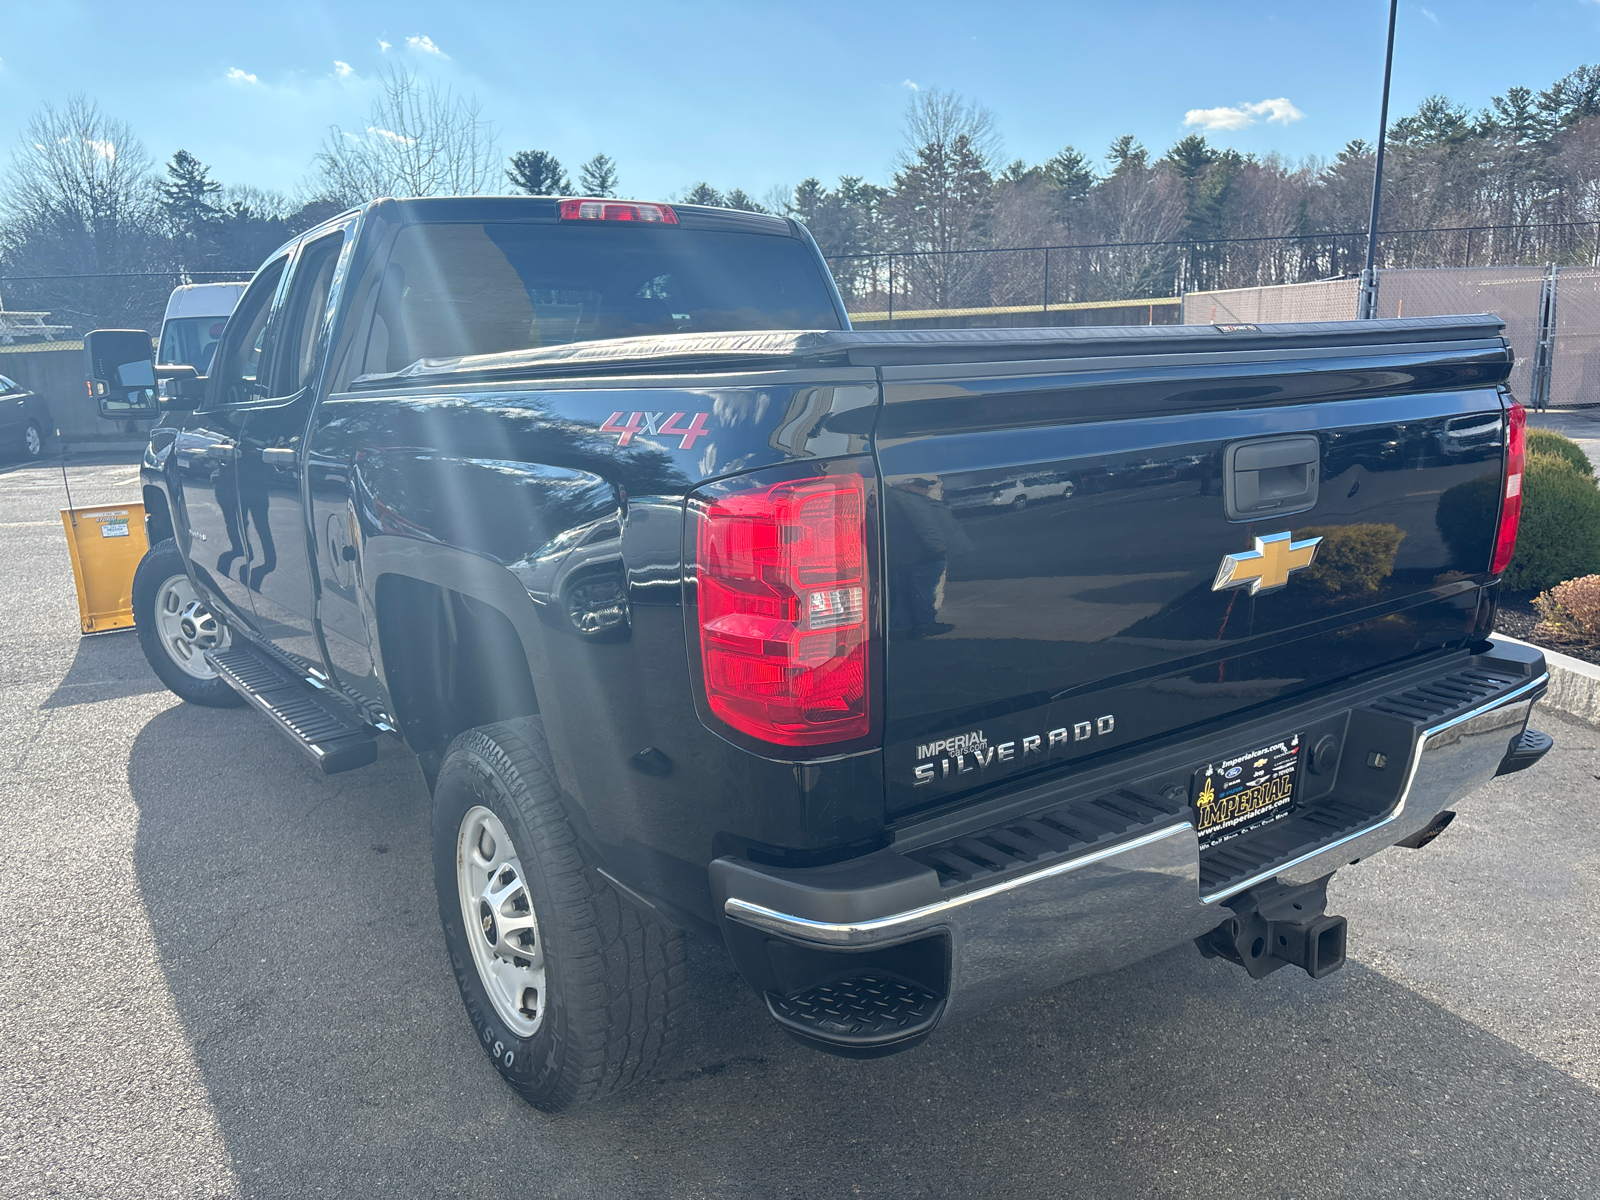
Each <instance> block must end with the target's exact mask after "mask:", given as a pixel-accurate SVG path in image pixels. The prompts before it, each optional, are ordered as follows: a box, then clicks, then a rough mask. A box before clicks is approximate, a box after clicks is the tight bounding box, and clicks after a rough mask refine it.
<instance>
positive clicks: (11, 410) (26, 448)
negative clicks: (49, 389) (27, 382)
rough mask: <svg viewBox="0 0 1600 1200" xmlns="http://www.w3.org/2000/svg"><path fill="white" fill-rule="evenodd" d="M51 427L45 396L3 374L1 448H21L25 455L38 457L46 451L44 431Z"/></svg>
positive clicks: (30, 457)
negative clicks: (31, 390)
mask: <svg viewBox="0 0 1600 1200" xmlns="http://www.w3.org/2000/svg"><path fill="white" fill-rule="evenodd" d="M51 428H52V426H51V424H50V406H49V405H48V404H46V403H45V400H44V397H43V396H41V395H39V393H37V392H30V391H29V390H28V389H27V388H25V387H23V386H22V385H21V384H20V383H18V382H17V381H16V380H14V379H10V378H7V377H6V376H4V375H0V447H4V448H5V449H7V450H12V449H19V450H20V451H21V452H22V456H23V457H24V458H29V459H35V458H39V457H40V456H42V455H43V454H44V439H45V431H46V430H48V429H51Z"/></svg>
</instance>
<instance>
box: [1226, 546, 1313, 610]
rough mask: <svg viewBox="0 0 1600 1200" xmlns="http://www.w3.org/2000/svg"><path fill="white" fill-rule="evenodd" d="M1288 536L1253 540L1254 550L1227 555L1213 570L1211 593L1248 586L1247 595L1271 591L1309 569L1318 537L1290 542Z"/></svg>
mask: <svg viewBox="0 0 1600 1200" xmlns="http://www.w3.org/2000/svg"><path fill="white" fill-rule="evenodd" d="M1293 539H1294V534H1292V533H1274V534H1270V535H1268V536H1267V537H1264V538H1263V537H1258V538H1257V539H1256V548H1255V549H1254V550H1246V551H1245V552H1244V553H1242V554H1228V555H1225V556H1224V557H1223V559H1222V565H1221V566H1220V567H1218V568H1217V578H1216V579H1215V580H1214V581H1213V582H1212V584H1211V590H1212V591H1214V592H1220V591H1224V590H1225V589H1227V588H1236V587H1243V586H1244V585H1245V584H1247V583H1248V584H1249V585H1250V594H1251V595H1252V596H1255V595H1258V594H1260V593H1261V592H1271V591H1275V590H1277V589H1278V588H1281V587H1283V586H1284V584H1286V583H1288V582H1289V574H1290V572H1292V571H1298V570H1300V569H1301V568H1302V567H1309V566H1310V565H1311V560H1312V559H1314V558H1315V557H1316V556H1317V546H1318V545H1320V544H1321V542H1322V539H1321V538H1320V537H1314V538H1307V539H1306V540H1305V541H1303V542H1297V541H1294V540H1293Z"/></svg>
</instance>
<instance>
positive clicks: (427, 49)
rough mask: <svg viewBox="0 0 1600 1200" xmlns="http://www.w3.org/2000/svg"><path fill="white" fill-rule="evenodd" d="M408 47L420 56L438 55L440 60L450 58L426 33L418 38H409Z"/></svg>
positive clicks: (420, 34) (407, 40)
mask: <svg viewBox="0 0 1600 1200" xmlns="http://www.w3.org/2000/svg"><path fill="white" fill-rule="evenodd" d="M406 45H407V46H409V47H410V48H411V49H413V50H415V51H416V52H417V53H418V54H437V55H438V56H439V57H440V58H449V57H450V56H449V55H448V54H446V53H445V52H444V51H443V50H441V49H439V47H438V46H436V45H435V44H434V41H433V39H432V38H431V37H429V36H428V35H427V34H425V33H419V34H418V35H417V36H416V37H408V38H407V39H406Z"/></svg>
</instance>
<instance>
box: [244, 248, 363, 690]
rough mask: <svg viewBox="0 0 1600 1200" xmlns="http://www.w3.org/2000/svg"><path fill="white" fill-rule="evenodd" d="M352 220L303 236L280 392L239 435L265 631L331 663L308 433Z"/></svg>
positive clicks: (316, 663)
mask: <svg viewBox="0 0 1600 1200" xmlns="http://www.w3.org/2000/svg"><path fill="white" fill-rule="evenodd" d="M349 228H350V226H346V227H345V228H342V229H339V230H337V231H336V232H333V233H329V234H326V235H324V236H322V237H318V238H316V239H315V240H312V241H307V242H305V243H303V244H302V245H301V247H300V249H299V252H298V253H297V254H296V256H295V260H294V265H293V267H292V268H291V278H290V280H289V283H288V286H287V288H286V289H285V290H284V299H283V301H282V304H281V306H280V310H279V316H278V318H277V328H278V333H277V336H276V338H275V344H276V355H275V358H274V362H273V364H272V373H271V382H270V393H271V394H270V395H269V396H268V397H267V398H266V399H263V400H260V401H258V402H257V403H256V404H254V405H252V406H251V409H250V412H249V414H248V415H247V416H246V417H245V420H244V423H243V430H242V437H241V439H240V443H239V498H240V505H241V508H242V514H241V523H242V524H243V525H244V526H246V527H247V529H248V531H249V534H250V537H249V545H250V555H251V557H250V571H249V575H248V576H247V579H248V581H249V590H250V599H251V603H252V604H253V606H254V608H255V614H256V621H257V623H258V626H259V628H260V631H261V636H262V637H264V638H266V639H267V640H268V641H270V642H272V643H273V644H274V645H276V646H277V647H278V648H279V649H280V650H283V651H285V652H286V653H288V654H290V655H292V656H293V657H294V658H296V659H297V660H299V661H300V662H301V663H303V664H304V665H305V666H306V667H307V668H308V669H314V670H316V671H318V672H326V670H327V667H326V665H325V663H324V655H323V653H322V647H321V642H320V640H319V634H318V630H317V627H316V613H317V578H316V573H315V571H314V569H313V566H312V562H311V557H310V553H309V546H308V544H307V524H306V509H305V507H304V504H303V500H302V481H303V479H304V474H305V455H304V453H303V451H304V436H305V431H306V425H307V422H308V421H309V420H310V419H311V413H312V410H313V408H314V407H315V405H316V394H317V383H318V378H319V374H320V369H321V363H322V359H323V356H324V353H325V347H326V342H327V339H328V335H329V332H330V330H331V319H332V314H333V306H334V300H335V297H336V296H337V294H338V284H339V280H340V277H341V268H342V264H343V261H344V257H345V256H344V253H343V252H344V250H345V248H346V245H347V239H346V233H347V231H348V230H349Z"/></svg>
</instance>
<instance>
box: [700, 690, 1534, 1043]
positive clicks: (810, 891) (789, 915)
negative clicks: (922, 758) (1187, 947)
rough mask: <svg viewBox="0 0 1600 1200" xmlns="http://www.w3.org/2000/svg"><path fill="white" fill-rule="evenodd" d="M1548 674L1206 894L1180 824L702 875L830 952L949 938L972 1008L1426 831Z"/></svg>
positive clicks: (1130, 954)
mask: <svg viewBox="0 0 1600 1200" xmlns="http://www.w3.org/2000/svg"><path fill="white" fill-rule="evenodd" d="M1547 680H1548V675H1546V674H1545V673H1544V672H1543V670H1542V662H1541V663H1540V668H1539V672H1538V674H1537V675H1536V677H1533V678H1527V679H1526V681H1525V682H1521V683H1520V684H1519V685H1517V686H1515V687H1513V688H1510V689H1509V690H1508V691H1506V692H1505V693H1503V694H1501V695H1497V696H1495V697H1493V698H1492V699H1490V700H1488V701H1486V702H1485V703H1483V704H1481V705H1479V706H1478V707H1476V708H1473V709H1471V710H1469V711H1467V712H1463V713H1460V714H1458V715H1455V716H1452V717H1450V718H1449V719H1448V720H1443V721H1441V722H1439V723H1438V724H1436V725H1432V726H1429V727H1427V728H1425V729H1423V731H1422V732H1421V735H1420V736H1419V737H1418V738H1417V739H1416V743H1415V746H1414V749H1413V751H1412V756H1411V761H1410V763H1409V766H1408V771H1407V776H1406V777H1405V781H1404V784H1403V786H1402V788H1401V791H1400V795H1399V799H1398V801H1397V802H1395V803H1394V804H1393V805H1392V806H1391V807H1390V808H1389V810H1388V811H1387V812H1385V813H1383V814H1382V815H1380V816H1378V817H1377V818H1375V819H1374V820H1372V821H1371V822H1370V823H1369V824H1366V825H1364V826H1362V827H1360V828H1357V829H1355V830H1353V831H1352V832H1350V833H1349V834H1348V835H1347V836H1343V837H1341V838H1339V839H1338V840H1336V841H1334V842H1332V843H1331V844H1327V845H1322V846H1319V847H1318V848H1317V849H1315V850H1314V851H1311V852H1308V853H1306V854H1304V855H1302V856H1300V857H1296V858H1292V859H1290V860H1289V861H1288V862H1280V863H1276V864H1274V865H1273V866H1272V867H1271V869H1270V870H1267V871H1264V872H1262V873H1261V874H1260V875H1258V876H1256V877H1253V878H1246V879H1242V880H1236V881H1232V882H1230V883H1229V884H1228V885H1227V886H1226V887H1224V888H1222V889H1220V890H1218V891H1216V892H1214V893H1212V894H1209V895H1206V894H1202V892H1201V887H1200V878H1201V873H1200V847H1199V840H1198V837H1197V835H1196V833H1195V828H1194V825H1193V824H1192V823H1190V822H1189V821H1188V820H1184V819H1175V820H1174V821H1172V822H1171V823H1165V824H1163V825H1161V826H1160V827H1159V828H1152V829H1149V830H1147V831H1143V832H1140V833H1138V834H1137V835H1136V836H1131V837H1129V838H1127V839H1126V840H1124V841H1121V842H1118V843H1116V844H1114V845H1111V846H1108V847H1105V848H1103V849H1099V850H1096V851H1095V852H1094V853H1088V854H1083V855H1082V856H1079V857H1073V858H1067V859H1064V860H1057V861H1052V862H1049V863H1047V864H1045V865H1041V866H1040V867H1039V868H1038V869H1035V870H1030V871H1025V872H1021V873H1018V874H1013V875H1009V876H1006V877H1003V878H1001V879H998V880H996V881H993V882H991V883H988V884H985V885H983V886H977V887H972V888H971V889H970V890H964V891H960V892H956V893H954V894H951V893H948V892H942V890H941V888H940V886H939V884H938V881H937V879H936V878H934V876H933V873H932V872H931V871H929V870H927V869H926V868H917V867H916V866H915V864H911V863H910V862H909V861H908V860H907V859H905V858H903V857H902V856H900V855H898V854H896V853H895V852H894V851H892V850H884V851H879V852H877V853H876V854H873V855H868V856H865V857H864V858H863V859H857V860H852V861H851V862H849V863H845V864H839V865H838V866H836V867H820V868H813V869H810V870H805V871H792V870H791V871H782V870H778V869H775V868H761V867H755V866H752V865H751V864H749V863H744V862H740V861H738V860H734V859H719V860H717V862H715V863H714V864H712V868H711V875H712V884H713V888H714V890H715V892H716V894H717V898H718V900H719V901H720V902H721V908H722V912H723V914H724V916H725V918H726V919H727V921H729V922H731V923H734V924H735V925H737V926H740V927H743V928H745V929H747V930H754V931H760V932H761V933H763V934H765V935H768V936H769V937H773V938H776V939H780V940H781V941H783V942H787V943H792V944H796V945H799V946H803V947H811V948H815V949H818V950H833V951H837V952H840V956H841V958H844V957H850V956H852V955H853V954H860V953H863V952H869V953H870V951H871V950H872V949H874V948H881V947H887V946H892V945H899V944H902V943H906V942H909V941H912V940H914V939H918V938H925V937H927V936H930V935H939V936H947V937H948V939H949V947H950V950H949V953H950V959H949V971H950V974H949V991H948V997H949V999H948V1008H947V1009H946V1017H947V1018H948V1016H949V1014H951V1013H957V1014H969V1013H971V1012H975V1011H978V1010H980V1009H982V1008H986V1007H989V1006H991V1005H993V1004H996V1003H1003V1002H1005V1001H1006V1000H1008V999H1011V998H1014V997H1016V996H1020V995H1026V994H1032V993H1036V992H1038V991H1041V990H1044V989H1047V988H1050V987H1054V986H1057V985H1059V984H1061V983H1065V982H1067V981H1069V980H1072V979H1076V978H1080V977H1083V976H1088V975H1094V974H1099V973H1102V972H1105V971H1111V970H1115V969H1116V968H1118V967H1121V966H1124V965H1127V964H1128V963H1132V962H1136V961H1138V960H1140V959H1143V958H1147V957H1149V956H1150V955H1153V954H1158V953H1160V952H1161V951H1163V950H1166V949H1169V948H1171V947H1173V946H1177V945H1181V944H1182V943H1184V942H1186V941H1188V940H1190V939H1192V938H1195V937H1198V936H1200V935H1201V934H1204V933H1207V932H1208V931H1210V930H1212V929H1213V928H1215V927H1216V926H1217V925H1218V924H1219V923H1220V922H1221V921H1222V920H1224V919H1225V918H1226V917H1227V916H1228V913H1227V912H1226V911H1225V910H1224V909H1223V907H1222V902H1223V901H1225V900H1227V899H1228V898H1229V897H1230V896H1233V895H1236V894H1238V893H1239V892H1242V891H1244V890H1246V889H1248V888H1250V887H1253V886H1255V885H1256V884H1258V883H1262V882H1265V881H1267V880H1271V879H1274V878H1276V879H1279V880H1282V881H1284V882H1286V883H1304V882H1309V881H1312V880H1315V879H1319V878H1321V877H1322V876H1324V875H1327V874H1329V873H1330V872H1332V871H1334V870H1337V869H1338V868H1340V867H1342V866H1345V865H1346V864H1348V863H1351V862H1353V861H1355V860H1357V859H1361V858H1367V857H1370V856H1371V855H1372V854H1375V853H1376V852H1378V851H1379V850H1382V849H1385V848H1387V847H1389V846H1393V845H1394V844H1395V843H1397V842H1399V841H1401V840H1403V839H1405V838H1408V837H1411V836H1412V835H1413V834H1417V833H1419V832H1420V831H1422V830H1424V829H1426V828H1427V827H1428V826H1429V825H1430V824H1432V823H1433V821H1434V819H1435V818H1436V817H1437V816H1438V814H1439V813H1440V812H1442V811H1443V810H1445V809H1447V808H1449V807H1451V806H1452V805H1454V804H1455V803H1457V802H1459V801H1460V800H1461V799H1463V798H1464V797H1465V796H1467V795H1468V794H1470V793H1471V792H1473V791H1475V790H1476V789H1477V788H1479V787H1481V786H1482V785H1483V784H1485V783H1487V782H1488V781H1489V780H1490V779H1491V778H1493V777H1494V775H1495V774H1496V772H1497V770H1498V769H1499V768H1500V764H1501V762H1502V760H1504V759H1505V758H1506V755H1507V751H1508V745H1509V744H1510V742H1511V740H1512V739H1513V738H1515V737H1516V736H1517V735H1518V734H1519V732H1520V730H1521V729H1522V728H1523V726H1524V725H1525V724H1526V722H1527V718H1528V712H1529V710H1530V708H1531V707H1532V705H1533V703H1534V701H1535V700H1536V699H1537V698H1538V697H1539V695H1541V694H1542V692H1543V690H1544V687H1545V684H1546V682H1547ZM786 901H787V902H786ZM735 940H736V939H735V938H732V937H730V945H733V944H734V942H735ZM736 957H737V953H736ZM741 965H742V964H741ZM746 973H747V975H749V972H748V971H747V972H746ZM752 982H754V980H752Z"/></svg>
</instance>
